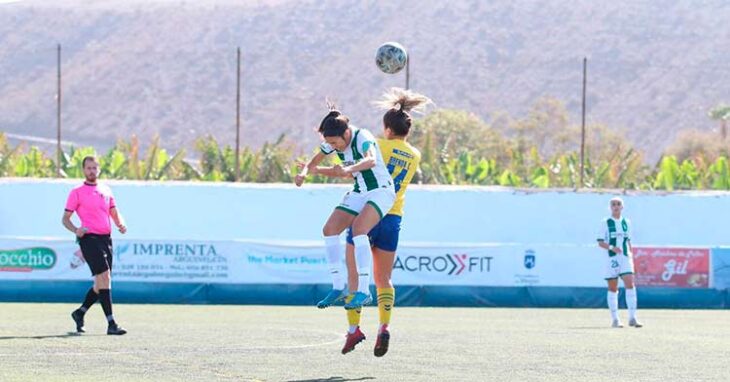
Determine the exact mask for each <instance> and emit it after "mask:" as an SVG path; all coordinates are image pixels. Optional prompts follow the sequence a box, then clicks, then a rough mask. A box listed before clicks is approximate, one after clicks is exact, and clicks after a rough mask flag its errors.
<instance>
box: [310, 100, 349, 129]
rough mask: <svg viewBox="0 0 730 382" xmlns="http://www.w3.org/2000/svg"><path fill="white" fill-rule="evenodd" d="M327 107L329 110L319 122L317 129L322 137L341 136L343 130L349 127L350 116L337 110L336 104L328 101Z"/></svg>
mask: <svg viewBox="0 0 730 382" xmlns="http://www.w3.org/2000/svg"><path fill="white" fill-rule="evenodd" d="M327 108H329V110H330V112H329V113H327V115H326V116H325V117H324V119H322V122H320V123H319V129H317V131H319V133H320V134H322V136H324V137H341V136H343V135H345V131H347V129H348V128H349V127H350V126H349V124H350V118H348V117H347V116H346V115H344V114H342V113H341V112H340V111H339V110H337V106H335V104H334V103H332V102H330V101H327Z"/></svg>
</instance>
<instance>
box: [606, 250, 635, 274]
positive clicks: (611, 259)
mask: <svg viewBox="0 0 730 382" xmlns="http://www.w3.org/2000/svg"><path fill="white" fill-rule="evenodd" d="M633 273H634V256H633V255H630V256H624V255H618V254H617V255H616V256H608V260H607V263H606V280H610V279H616V278H619V277H621V276H625V275H629V274H633Z"/></svg>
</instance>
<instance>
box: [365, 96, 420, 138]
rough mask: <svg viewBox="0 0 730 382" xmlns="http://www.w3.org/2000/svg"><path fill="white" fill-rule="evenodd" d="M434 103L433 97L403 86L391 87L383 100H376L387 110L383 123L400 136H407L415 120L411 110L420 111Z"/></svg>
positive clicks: (377, 103)
mask: <svg viewBox="0 0 730 382" xmlns="http://www.w3.org/2000/svg"><path fill="white" fill-rule="evenodd" d="M429 103H432V102H431V99H430V98H428V97H426V96H424V95H421V94H418V93H414V92H412V91H410V90H405V89H401V88H391V89H390V90H389V91H387V92H386V93H385V94H383V98H382V100H380V101H378V102H376V105H378V106H380V107H381V108H383V109H386V110H387V111H386V112H385V114H384V115H383V125H385V127H386V128H389V129H391V130H392V131H393V133H394V134H395V135H397V136H400V137H405V136H407V135H408V133H409V132H410V130H411V124H412V122H413V120H412V118H411V115H410V112H411V111H416V112H419V111H420V109H422V108H423V107H424V106H426V105H427V104H429Z"/></svg>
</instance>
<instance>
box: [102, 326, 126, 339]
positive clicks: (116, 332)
mask: <svg viewBox="0 0 730 382" xmlns="http://www.w3.org/2000/svg"><path fill="white" fill-rule="evenodd" d="M106 334H108V335H110V336H121V335H125V334H127V331H126V330H124V328H122V327H121V326H119V325H117V324H109V327H108V328H107V329H106Z"/></svg>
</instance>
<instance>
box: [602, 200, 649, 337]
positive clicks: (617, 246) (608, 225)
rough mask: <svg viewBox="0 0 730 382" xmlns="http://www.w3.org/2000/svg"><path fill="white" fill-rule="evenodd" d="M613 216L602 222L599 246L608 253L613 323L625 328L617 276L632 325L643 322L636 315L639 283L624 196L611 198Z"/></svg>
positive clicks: (609, 305) (607, 278)
mask: <svg viewBox="0 0 730 382" xmlns="http://www.w3.org/2000/svg"><path fill="white" fill-rule="evenodd" d="M610 209H611V216H609V217H607V218H605V219H603V220H602V221H601V228H600V230H599V233H598V246H599V247H601V248H603V249H605V250H606V251H607V252H608V256H607V263H606V281H607V282H608V296H607V300H608V308H609V310H610V311H611V326H612V327H614V328H622V327H623V325H622V324H621V320H619V318H618V278H619V277H620V278H621V279H622V280H623V282H624V287H625V289H626V307H627V308H628V310H629V326H633V327H635V328H640V327H642V326H643V325H642V324H641V323H639V321H638V320H637V318H636V305H637V298H636V286H635V285H634V255H633V253H634V249H633V247H632V246H631V235H630V230H629V229H630V224H631V223H630V222H629V220H628V219H626V218H625V217H623V215H622V211H623V209H624V202H623V200H621V198H618V197H616V198H613V199H611V201H610Z"/></svg>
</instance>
